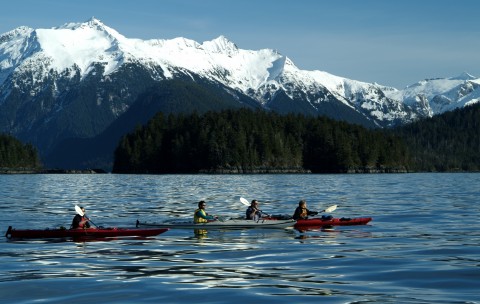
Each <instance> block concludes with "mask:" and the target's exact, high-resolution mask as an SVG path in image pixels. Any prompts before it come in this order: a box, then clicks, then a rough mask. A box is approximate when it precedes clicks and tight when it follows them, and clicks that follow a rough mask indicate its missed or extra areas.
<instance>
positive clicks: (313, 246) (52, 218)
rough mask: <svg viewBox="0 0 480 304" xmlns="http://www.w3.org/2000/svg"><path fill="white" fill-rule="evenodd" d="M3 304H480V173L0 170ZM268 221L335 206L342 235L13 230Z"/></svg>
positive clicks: (286, 231) (0, 294)
mask: <svg viewBox="0 0 480 304" xmlns="http://www.w3.org/2000/svg"><path fill="white" fill-rule="evenodd" d="M0 184H1V191H0V223H1V225H0V230H1V231H2V238H1V241H0V242H1V244H0V261H1V262H0V263H1V268H0V299H1V300H2V302H3V303H33V302H39V303H161V302H163V303H242V302H243V303H259V302H268V303H271V302H275V303H289V304H291V303H480V292H479V290H480V221H479V215H480V204H479V197H480V174H385V175H382V174H375V175H112V174H105V175H1V176H0ZM240 196H243V197H245V198H247V199H249V200H251V199H253V198H255V199H257V200H259V201H260V204H261V208H262V209H263V210H264V211H265V212H268V213H275V214H278V213H289V214H291V213H293V210H294V209H295V207H296V206H297V204H298V201H299V199H306V200H307V202H308V206H309V208H310V209H312V210H323V209H325V208H326V207H328V206H330V205H333V204H338V208H337V210H335V211H334V212H333V215H335V216H337V217H357V216H371V217H373V221H372V222H371V223H370V224H369V225H366V226H350V227H338V228H335V229H334V230H332V231H322V230H316V231H306V232H299V231H296V230H293V229H280V230H261V229H258V230H230V231H228V230H224V231H210V232H209V233H208V234H207V236H206V237H204V238H198V237H196V236H195V235H194V233H193V231H192V230H170V231H168V232H166V233H164V234H161V235H159V236H157V237H150V238H143V239H142V238H123V239H114V240H110V241H95V242H73V241H58V240H57V241H55V240H35V241H31V240H30V241H11V240H7V239H6V238H5V237H3V235H4V234H5V232H6V229H7V227H8V226H9V225H11V226H13V227H16V228H47V227H51V228H53V227H59V226H65V227H68V226H69V225H70V223H71V220H72V218H73V216H74V214H75V211H74V205H75V204H79V205H83V206H85V207H86V208H87V214H88V215H89V217H90V218H91V219H92V221H93V222H94V223H95V224H97V225H102V226H115V227H132V226H134V225H135V221H136V220H137V219H140V220H148V221H163V220H168V219H173V218H191V217H192V214H193V211H194V209H195V208H196V203H197V202H198V201H199V200H201V199H204V200H206V201H207V203H208V205H207V211H208V212H210V213H213V214H218V215H225V216H239V215H243V214H244V211H245V206H243V205H242V204H241V203H240V201H239V197H240Z"/></svg>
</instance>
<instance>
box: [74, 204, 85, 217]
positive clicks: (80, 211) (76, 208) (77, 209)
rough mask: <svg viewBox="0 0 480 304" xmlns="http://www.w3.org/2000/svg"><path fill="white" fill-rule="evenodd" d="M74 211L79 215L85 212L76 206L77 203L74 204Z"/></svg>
mask: <svg viewBox="0 0 480 304" xmlns="http://www.w3.org/2000/svg"><path fill="white" fill-rule="evenodd" d="M75 211H76V212H77V214H79V215H80V216H84V215H85V214H84V213H83V211H82V209H80V207H78V206H77V205H75Z"/></svg>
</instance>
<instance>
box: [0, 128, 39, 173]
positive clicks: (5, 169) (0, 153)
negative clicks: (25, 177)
mask: <svg viewBox="0 0 480 304" xmlns="http://www.w3.org/2000/svg"><path fill="white" fill-rule="evenodd" d="M40 167H41V165H40V159H39V156H38V152H37V149H36V148H35V147H34V146H32V145H30V144H23V143H22V142H20V141H19V140H18V139H16V138H14V137H13V136H10V135H7V134H0V173H32V172H36V171H37V170H38V169H39V168H40Z"/></svg>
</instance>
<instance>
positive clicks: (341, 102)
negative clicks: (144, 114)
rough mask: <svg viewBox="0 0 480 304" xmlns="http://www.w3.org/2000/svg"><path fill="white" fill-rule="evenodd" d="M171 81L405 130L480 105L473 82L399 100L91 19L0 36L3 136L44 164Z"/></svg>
mask: <svg viewBox="0 0 480 304" xmlns="http://www.w3.org/2000/svg"><path fill="white" fill-rule="evenodd" d="M165 80H182V81H191V82H196V83H202V84H204V85H206V84H209V86H208V87H209V89H210V90H212V91H211V94H213V95H216V94H218V92H217V90H222V91H224V92H226V93H227V94H229V95H230V96H232V98H233V100H237V102H238V104H239V105H241V106H248V107H251V106H253V107H260V108H264V109H265V110H267V111H277V112H279V113H289V112H297V113H302V114H307V115H327V116H331V117H335V118H336V119H339V120H345V121H350V122H353V123H358V124H361V125H364V126H367V127H394V126H398V125H403V124H405V123H408V122H411V121H414V120H416V119H419V118H423V117H431V116H433V115H436V114H439V113H443V112H444V111H449V110H452V109H455V108H458V107H464V106H465V105H468V104H473V103H477V102H478V101H479V100H480V79H477V78H475V77H474V76H472V75H469V74H468V73H467V72H464V73H462V74H460V75H458V76H456V77H451V78H440V79H439V78H437V79H428V80H423V81H420V82H418V83H416V84H413V85H411V86H408V87H406V88H404V89H402V90H398V89H396V88H393V87H388V86H382V85H379V84H377V83H373V84H372V83H366V82H361V81H357V80H351V79H347V78H343V77H340V76H335V75H332V74H330V73H327V72H324V71H318V70H315V71H306V70H300V69H298V68H297V67H296V66H295V64H294V63H293V61H291V60H290V59H289V58H288V57H287V56H285V55H282V54H281V53H279V52H278V51H276V50H272V49H262V50H257V51H254V50H244V49H241V48H238V46H237V45H236V44H235V43H233V42H232V41H230V40H229V39H227V38H226V37H225V36H219V37H217V38H215V39H213V40H211V41H205V42H203V43H198V42H196V41H194V40H190V39H187V38H183V37H178V38H174V39H170V40H165V39H150V40H141V39H131V38H126V37H125V36H123V35H122V34H120V33H119V32H117V31H116V30H114V29H112V28H110V27H108V26H107V25H105V24H103V23H102V22H101V21H100V20H99V19H96V18H91V19H89V20H88V21H86V22H82V23H66V24H64V25H62V26H60V27H56V28H51V29H32V28H29V27H25V26H22V27H18V28H16V29H14V30H12V31H9V32H7V33H4V34H2V35H0V132H4V133H9V134H12V135H15V136H17V137H19V138H20V139H22V140H23V141H28V142H32V143H33V144H35V145H36V146H38V147H39V149H40V152H41V154H42V155H44V156H45V155H47V154H48V153H50V152H51V151H52V150H53V149H54V147H55V145H57V144H58V143H59V142H60V141H62V140H64V139H68V138H93V137H95V136H97V135H99V134H100V133H101V132H103V131H104V130H105V129H106V128H108V126H109V125H111V124H112V123H113V122H114V121H115V120H116V119H118V118H119V117H120V116H121V115H122V114H123V113H125V112H126V111H127V110H128V109H129V108H130V107H131V106H132V105H133V104H134V103H136V102H138V96H140V95H141V94H142V93H143V92H145V91H146V90H147V89H148V88H151V87H154V86H156V85H157V84H158V83H159V82H162V81H165ZM190 98H193V97H190ZM245 102H246V103H245Z"/></svg>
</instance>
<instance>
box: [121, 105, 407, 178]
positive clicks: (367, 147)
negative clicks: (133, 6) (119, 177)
mask: <svg viewBox="0 0 480 304" xmlns="http://www.w3.org/2000/svg"><path fill="white" fill-rule="evenodd" d="M409 161H410V159H409V154H408V149H407V146H406V144H405V143H404V141H403V140H402V139H401V138H400V137H399V136H397V135H395V134H391V133H389V132H385V131H382V130H371V129H366V128H364V127H361V126H358V125H352V124H348V123H345V122H340V121H335V120H333V119H329V118H326V117H313V116H303V115H300V114H288V115H279V114H276V113H273V112H265V111H260V110H257V111H253V110H248V109H239V110H224V111H220V112H207V113H205V114H202V115H199V114H197V113H193V114H188V115H187V114H169V115H164V114H163V113H158V114H157V115H156V116H155V117H154V118H153V119H151V120H150V121H149V122H148V123H147V124H146V125H145V126H139V127H138V128H137V129H136V130H135V131H134V132H132V133H130V134H127V135H125V136H124V137H123V138H122V139H121V141H120V143H119V145H118V146H117V148H116V150H115V155H114V165H113V172H115V173H198V172H217V173H256V172H266V173H269V172H307V171H308V172H313V173H327V172H365V171H367V172H398V171H401V172H405V171H408V167H409Z"/></svg>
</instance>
